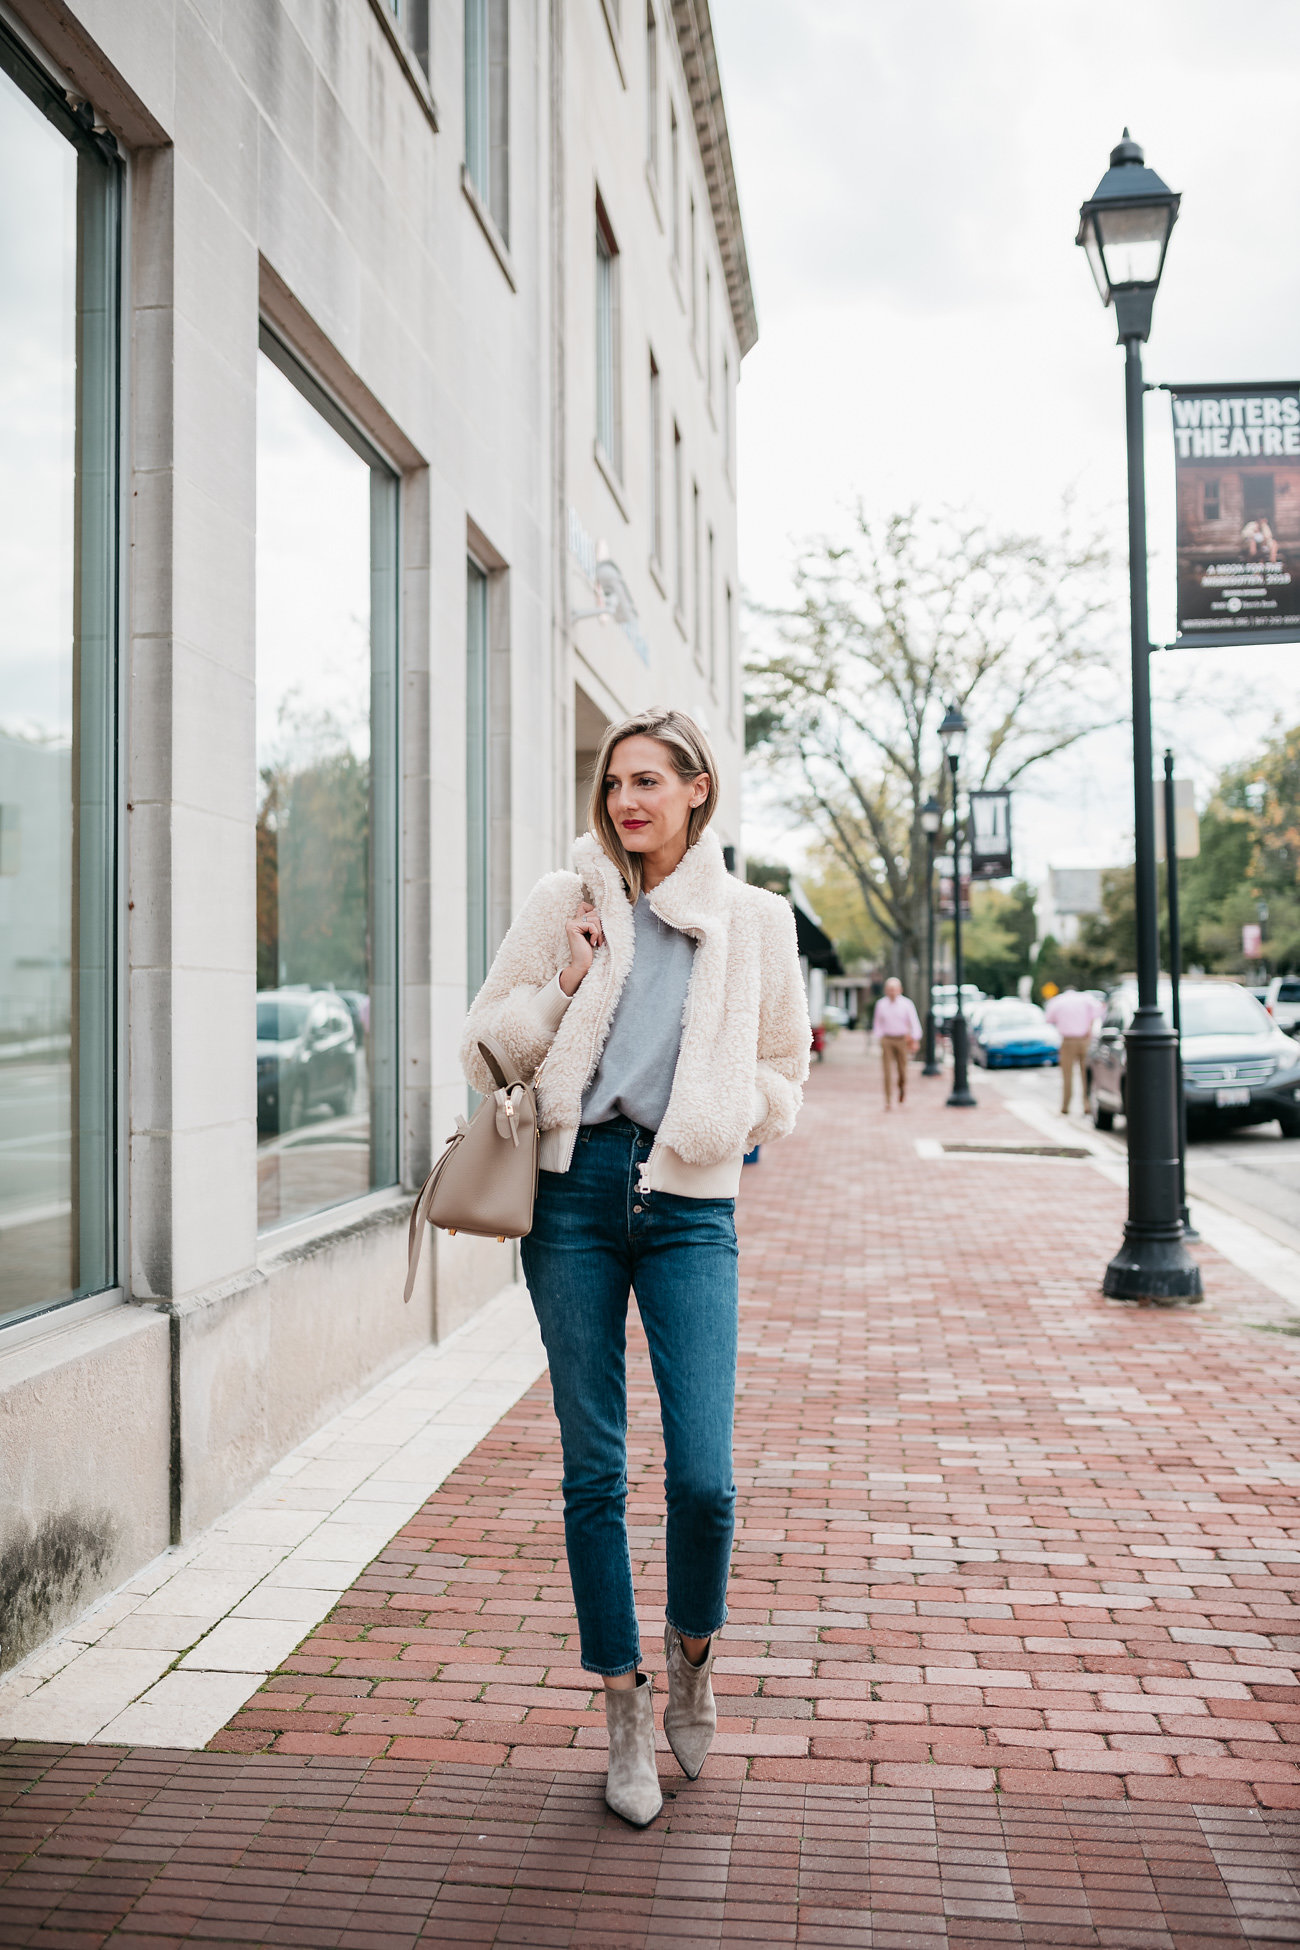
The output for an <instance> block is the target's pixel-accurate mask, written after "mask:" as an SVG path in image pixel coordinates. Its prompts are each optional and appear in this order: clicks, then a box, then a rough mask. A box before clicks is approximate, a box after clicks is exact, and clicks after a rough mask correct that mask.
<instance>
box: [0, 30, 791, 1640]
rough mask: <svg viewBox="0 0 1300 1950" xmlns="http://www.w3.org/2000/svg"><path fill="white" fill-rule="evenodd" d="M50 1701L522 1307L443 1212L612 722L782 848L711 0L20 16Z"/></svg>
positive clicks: (8, 1388)
mask: <svg viewBox="0 0 1300 1950" xmlns="http://www.w3.org/2000/svg"><path fill="white" fill-rule="evenodd" d="M0 237H2V239H3V242H2V243H0V260H2V261H3V262H4V264H5V267H6V272H5V289H4V292H3V294H2V295H0V424H2V425H3V429H4V438H3V441H0V560H2V561H3V580H4V587H5V590H6V603H5V605H4V609H3V613H0V984H3V992H0V1473H2V1474H3V1480H4V1483H5V1489H6V1495H5V1497H4V1499H3V1505H2V1506H0V1552H2V1554H3V1569H2V1570H0V1592H3V1593H4V1594H5V1595H4V1597H3V1598H0V1610H2V1611H4V1613H5V1624H4V1628H3V1630H0V1640H2V1641H3V1648H2V1651H0V1663H4V1664H9V1663H12V1662H13V1661H14V1660H16V1659H18V1658H21V1657H22V1656H23V1655H24V1654H25V1652H27V1651H28V1650H30V1649H31V1647H32V1646H33V1645H34V1644H37V1643H39V1642H40V1640H41V1638H42V1637H43V1636H44V1635H45V1634H46V1633H48V1632H49V1631H50V1630H51V1629H53V1628H54V1627H56V1626H57V1625H59V1624H60V1623H62V1622H63V1621H65V1620H66V1619H67V1618H69V1617H70V1616H72V1615H74V1614H75V1613H77V1612H78V1611H79V1610H81V1609H83V1608H84V1607H85V1606H86V1605H87V1604H88V1603H90V1602H91V1601H92V1600H93V1599H94V1598H95V1597H97V1596H98V1595H99V1594H100V1593H101V1592H102V1591H104V1590H106V1589H109V1588H111V1587H112V1586H113V1585H114V1584H116V1583H117V1582H119V1581H120V1580H121V1579H122V1578H123V1577H125V1576H126V1575H128V1574H129V1573H130V1572H132V1571H133V1570H135V1569H136V1568H137V1567H139V1566H140V1565H142V1564H143V1563H145V1562H147V1561H148V1560H150V1559H151V1558H153V1557H154V1556H156V1555H157V1554H158V1553H159V1552H161V1551H163V1550H164V1549H166V1548H167V1547H168V1545H169V1543H177V1542H181V1541H185V1540H188V1539H190V1538H191V1537H193V1536H194V1535H195V1534H196V1533H197V1532H198V1531H199V1530H200V1529H202V1528H203V1527H204V1526H205V1525H207V1524H208V1523H209V1522H211V1521H212V1520H213V1518H214V1517H216V1516H217V1515H219V1514H220V1513H221V1512H222V1511H223V1510H226V1509H228V1508H229V1507H230V1506H231V1505H232V1504H233V1503H235V1502H236V1501H238V1500H239V1499H240V1498H241V1497H242V1496H244V1495H245V1494H246V1493H247V1492H248V1491H249V1490H250V1489H251V1488H252V1486H253V1485H254V1484H255V1483H257V1482H258V1481H259V1480H260V1479H261V1478H262V1477H263V1476H264V1475H265V1473H266V1472H267V1470H268V1469H269V1468H270V1467H271V1466H272V1465H273V1464H274V1463H275V1461H276V1460H277V1458H279V1457H280V1456H281V1455H283V1454H284V1453H285V1451H286V1450H287V1449H288V1448H290V1447H291V1446H292V1445H293V1444H294V1443H296V1442H297V1441H299V1440H300V1439H301V1438H302V1437H303V1436H305V1435H306V1434H307V1433H308V1432H310V1430H311V1429H313V1428H314V1427H315V1426H317V1425H318V1424H319V1423H320V1422H321V1421H322V1420H323V1419H324V1418H325V1417H326V1416H328V1415H330V1414H331V1413H333V1412H335V1411H336V1410H337V1409H338V1408H340V1407H341V1406H343V1405H344V1404H345V1403H346V1402H347V1401H348V1400H349V1399H350V1398H351V1397H353V1396H354V1395H355V1394H357V1393H358V1392H359V1391H360V1390H361V1389H363V1388H364V1387H365V1386H366V1385H367V1384H369V1383H370V1382H371V1381H373V1380H374V1379H375V1378H376V1377H377V1376H378V1375H380V1374H381V1373H383V1372H384V1371H385V1370H386V1369H390V1368H392V1367H394V1366H396V1365H397V1364H399V1363H401V1362H402V1361H403V1360H405V1359H406V1358H407V1357H408V1356H409V1355H411V1354H412V1353H413V1352H415V1351H416V1350H417V1349H418V1348H419V1347H420V1346H421V1345H423V1344H424V1343H426V1342H427V1341H429V1339H430V1338H441V1337H442V1336H444V1335H446V1334H447V1333H448V1332H449V1331H451V1330H452V1329H453V1328H455V1327H456V1325H457V1324H458V1323H460V1322H461V1321H462V1320H464V1319H466V1318H467V1317H468V1316H469V1315H470V1314H471V1313H472V1312H473V1311H474V1310H475V1309H476V1308H477V1307H478V1306H480V1305H481V1304H482V1303H483V1302H484V1301H485V1300H486V1299H487V1298H489V1297H490V1296H492V1295H493V1294H494V1293H496V1292H498V1291H499V1290H500V1289H501V1288H502V1287H503V1286H504V1285H505V1284H507V1283H508V1282H509V1281H511V1280H512V1279H513V1278H514V1276H515V1258H514V1250H513V1248H512V1247H510V1246H498V1245H497V1244H495V1243H494V1242H491V1241H487V1242H483V1241H475V1240H469V1239H465V1238H460V1237H457V1238H454V1239H448V1238H445V1237H442V1236H441V1235H439V1236H438V1237H437V1238H436V1241H435V1242H434V1243H433V1246H432V1250H430V1251H429V1252H428V1254H427V1258H426V1262H425V1267H424V1270H423V1272H422V1277H421V1283H420V1286H419V1288H418V1290H417V1294H416V1297H415V1299H414V1300H413V1302H412V1304H411V1305H410V1306H409V1307H406V1308H404V1307H403V1304H402V1298H401V1287H402V1277H401V1274H402V1267H403V1261H404V1251H405V1237H404V1235H405V1217H406V1213H407V1211H408V1210H409V1204H410V1194H411V1188H412V1187H413V1186H415V1185H416V1184H417V1183H418V1182H419V1180H420V1178H421V1176H422V1175H423V1173H424V1171H425V1170H426V1169H427V1166H428V1162H429V1159H430V1157H431V1155H432V1153H433V1152H434V1151H436V1149H437V1148H438V1146H439V1144H440V1142H441V1139H442V1138H443V1136H444V1135H445V1134H446V1132H447V1131H448V1130H449V1129H450V1128H451V1126H452V1123H453V1120H454V1117H455V1115H456V1114H457V1113H458V1112H460V1111H463V1109H464V1108H465V1101H466V1097H465V1088H464V1084H463V1082H462V1081H461V1078H460V1075H459V1070H458V1067H457V1064H456V1058H455V1049H456V1042H457V1036H458V1030H459V1025H460V1022H461V1019H462V1016H463V1013H464V1009H465V1004H466V999H467V994H468V993H470V992H472V991H473V989H474V987H475V986H476V985H477V983H478V981H479V980H480V979H481V976H482V973H483V970H484V968H485V966H486V963H487V960H488V958H489V957H490V955H491V953H492V951H493V949H494V947H495V945H496V942H497V941H498V940H499V938H500V936H501V934H502V932H503V930H504V928H505V927H506V925H507V924H508V921H509V918H510V915H511V913H512V912H513V910H514V908H515V907H516V906H517V905H518V903H519V901H520V900H521V899H522V897H523V895H524V894H525V893H526V892H527V890H528V888H529V886H530V885H531V883H532V881H533V880H534V879H535V877H536V876H537V874H538V873H540V872H542V871H544V870H546V869H548V868H550V867H552V866H554V865H556V864H559V863H560V862H562V861H563V859H564V858H565V857H566V854H567V848H568V844H569V842H570V840H571V837H572V835H573V833H574V831H575V830H577V829H578V828H579V827H580V826H581V824H582V823H583V822H582V802H583V799H584V796H585V792H586V787H587V776H586V775H587V772H588V771H589V768H590V758H591V754H592V752H593V750H594V746H595V744H596V742H597V740H598V737H599V734H600V731H601V729H602V727H603V725H604V724H605V723H606V722H608V721H609V720H611V719H613V718H615V717H616V716H618V715H620V714H622V713H624V712H627V711H629V710H632V709H635V708H637V707H639V706H642V705H644V704H648V703H650V702H664V703H675V704H679V705H682V706H685V707H686V708H687V709H690V710H692V711H693V712H695V713H696V714H697V715H698V716H700V717H701V718H702V719H703V720H704V721H705V723H706V724H707V727H708V729H709V731H710V733H711V734H712V736H713V738H714V740H715V742H716V746H717V750H718V755H719V758H720V761H721V765H722V769H723V773H724V778H725V790H724V793H723V800H722V807H721V811H720V815H719V827H720V831H721V836H722V838H723V840H724V842H727V843H730V844H733V845H734V844H735V843H736V842H737V841H738V839H739V830H738V829H739V767H740V761H741V751H742V745H741V724H740V693H739V677H738V672H737V601H738V589H737V577H736V510H735V480H736V444H735V404H734V402H735V387H736V383H737V379H738V376H739V371H740V363H741V360H742V359H743V357H744V355H745V353H746V352H747V351H748V350H749V348H750V346H751V345H752V344H753V342H754V337H755V331H756V326H755V319H754V309H753V300H752V295H751V292H750V285H749V277H748V270H747V265H746V258H745V244H744V237H743V233H742V229H741V224H740V217H739V210H738V204H737V199H736V190H735V182H734V177H733V171H732V161H731V155H730V149H729V144H728V139H727V129H726V121H725V116H724V112H723V105H722V97H721V91H720V87H719V82H718V74H717V66H716V61H715V56H714V49H713V40H712V29H711V25H710V19H709V12H708V5H707V0H315V3H314V4H312V3H311V0H225V4H223V5H220V6H217V5H212V4H210V0H0Z"/></svg>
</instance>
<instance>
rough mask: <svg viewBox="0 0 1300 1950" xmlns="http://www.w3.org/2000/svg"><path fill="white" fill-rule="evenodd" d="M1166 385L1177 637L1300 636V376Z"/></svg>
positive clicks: (1253, 639)
mask: <svg viewBox="0 0 1300 1950" xmlns="http://www.w3.org/2000/svg"><path fill="white" fill-rule="evenodd" d="M1166 391H1167V392H1168V393H1169V394H1170V395H1171V398H1172V401H1173V431H1174V468H1175V474H1176V479H1177V492H1178V535H1177V549H1178V643H1179V644H1180V645H1184V644H1186V645H1195V644H1210V643H1222V642H1231V643H1291V642H1300V383H1298V382H1287V383H1277V384H1271V385H1263V384H1260V385H1235V384H1234V385H1227V386H1169V387H1167V388H1166Z"/></svg>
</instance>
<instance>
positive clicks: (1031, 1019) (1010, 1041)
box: [971, 998, 1061, 1070]
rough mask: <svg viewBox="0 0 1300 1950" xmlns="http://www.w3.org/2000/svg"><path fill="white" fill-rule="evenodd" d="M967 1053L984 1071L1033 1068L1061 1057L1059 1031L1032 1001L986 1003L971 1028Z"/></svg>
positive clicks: (1057, 1060) (1055, 1061)
mask: <svg viewBox="0 0 1300 1950" xmlns="http://www.w3.org/2000/svg"><path fill="white" fill-rule="evenodd" d="M971 1055H972V1056H973V1057H974V1058H975V1061H976V1062H977V1063H982V1064H983V1065H984V1067H985V1069H986V1070H1002V1069H1033V1068H1036V1067H1039V1066H1041V1065H1042V1064H1044V1063H1059V1062H1060V1060H1061V1036H1060V1031H1059V1030H1056V1029H1053V1027H1052V1025H1051V1023H1050V1022H1049V1021H1048V1020H1047V1017H1046V1016H1045V1015H1044V1014H1043V1012H1042V1010H1041V1009H1040V1008H1039V1007H1038V1006H1037V1004H1036V1003H1033V1002H1017V1001H1016V1000H1014V999H1013V998H1008V999H1007V1000H1006V1001H1005V1002H986V1003H985V1005H984V1007H983V1008H982V1009H981V1010H980V1013H979V1017H978V1019H977V1021H976V1022H975V1024H974V1025H973V1027H972V1029H971Z"/></svg>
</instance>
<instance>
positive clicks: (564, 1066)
mask: <svg viewBox="0 0 1300 1950" xmlns="http://www.w3.org/2000/svg"><path fill="white" fill-rule="evenodd" d="M717 797H718V785H717V771H716V768H715V765H714V761H713V755H712V753H711V751H710V750H709V746H708V743H707V741H706V739H705V737H704V734H703V733H702V732H701V730H700V729H699V727H698V725H696V724H695V723H694V722H693V721H692V720H691V719H690V718H689V717H687V716H686V715H685V713H684V712H680V711H650V712H646V713H644V714H642V715H641V716H639V717H634V718H629V719H628V720H627V721H626V722H625V723H623V724H620V725H616V726H613V727H612V728H611V729H610V730H609V731H608V732H607V733H606V734H605V738H604V742H603V744H602V746H601V750H600V753H599V755H598V758H597V763H596V771H595V774H594V779H593V784H592V794H591V803H590V808H589V817H590V822H591V829H592V830H591V831H590V832H589V833H586V834H585V835H584V836H583V838H582V839H580V840H579V841H578V842H577V844H576V846H575V847H574V855H573V857H574V869H575V870H574V871H573V872H572V873H551V874H547V875H546V876H545V877H544V878H543V879H542V880H541V881H539V882H538V884H537V886H536V887H535V888H534V889H533V892H532V894H531V895H530V896H529V899H528V900H527V902H526V903H525V905H524V908H523V910H522V912H521V913H520V915H519V918H518V919H517V920H516V921H515V923H514V926H513V927H512V928H511V929H510V932H509V933H508V934H507V936H506V938H505V940H504V941H503V942H502V944H501V948H500V950H499V952H498V954H497V957H496V960H495V961H494V962H493V964H492V968H491V971H490V973H489V975H488V978H487V981H486V982H485V983H484V985H483V987H482V989H481V990H480V992H479V994H478V996H477V998H476V999H475V1002H474V1004H473V1007H472V1008H471V1010H470V1013H469V1019H468V1022H467V1025H466V1031H465V1038H464V1042H463V1044H462V1049H461V1056H462V1061H463V1063H464V1066H465V1072H466V1075H467V1076H468V1078H469V1081H470V1082H471V1083H472V1084H473V1085H474V1086H475V1088H476V1089H479V1090H482V1091H485V1092H486V1091H488V1090H490V1089H491V1087H492V1080H491V1078H490V1077H489V1076H488V1074H487V1072H486V1070H485V1069H484V1068H483V1065H482V1059H481V1058H480V1056H479V1054H478V1049H477V1044H476V1038H477V1037H478V1036H479V1035H481V1034H483V1033H485V1032H486V1033H487V1034H488V1035H490V1036H493V1037H495V1038H496V1039H497V1041H498V1042H500V1043H501V1044H503V1045H504V1047H505V1049H506V1050H507V1051H508V1053H509V1054H510V1056H511V1057H513V1059H514V1061H515V1062H516V1063H517V1064H518V1066H519V1068H520V1070H521V1072H523V1073H524V1074H525V1075H531V1076H533V1077H534V1079H535V1082H536V1086H537V1104H538V1122H539V1125H540V1128H541V1133H542V1136H541V1172H540V1175H539V1180H538V1191H537V1202H536V1206H535V1210H534V1216H533V1229H532V1231H531V1232H530V1233H529V1235H528V1237H527V1238H526V1239H525V1240H524V1242H523V1265H524V1275H525V1278H526V1279H527V1281H528V1290H529V1293H530V1294H531V1296H532V1301H533V1306H534V1308H535V1310H536V1313H537V1318H538V1321H539V1323H540V1325H541V1330H542V1338H543V1340H544V1342H545V1344H546V1353H547V1358H548V1360H549V1362H550V1371H551V1388H552V1392H553V1395H554V1399H555V1410H556V1414H557V1415H558V1417H559V1422H560V1436H561V1444H562V1448H563V1454H564V1481H563V1493H564V1538H565V1547H566V1550H567V1553H568V1560H569V1576H570V1579H571V1581H572V1584H573V1596H574V1603H575V1606H576V1609H577V1613H578V1628H579V1637H580V1641H581V1654H582V1664H583V1667H584V1669H585V1670H586V1671H588V1672H594V1673H598V1674H599V1675H600V1677H601V1679H602V1680H603V1681H604V1686H605V1714H606V1720H607V1723H608V1727H609V1779H608V1783H607V1785H606V1790H605V1799H606V1801H607V1802H608V1803H609V1806H610V1807H611V1808H613V1809H614V1811H615V1813H616V1814H619V1815H622V1816H623V1818H624V1819H625V1820H626V1821H629V1822H631V1823H633V1824H634V1825H635V1826H637V1827H644V1826H645V1824H646V1823H647V1822H650V1821H653V1820H654V1818H655V1816H656V1815H657V1814H658V1813H659V1810H660V1808H661V1807H662V1805H663V1798H662V1795H661V1794H660V1791H659V1778H658V1771H657V1768H656V1765H655V1750H654V1707H653V1699H652V1682H651V1680H650V1678H649V1676H648V1675H647V1674H645V1673H643V1672H641V1671H640V1670H639V1665H640V1658H641V1645H640V1638H639V1634H638V1631H637V1617H636V1602H635V1596H634V1593H633V1589H632V1563H631V1557H630V1554H629V1551H628V1541H627V1526H626V1503H627V1384H626V1371H625V1345H626V1324H627V1303H628V1295H629V1291H630V1289H632V1288H635V1290H636V1298H637V1306H638V1308H639V1311H640V1315H641V1322H642V1325H643V1327H644V1329H645V1334H646V1339H647V1341H648V1343H649V1348H650V1362H651V1367H652V1369H653V1373H654V1379H655V1386H656V1388H657V1390H658V1393H659V1403H660V1410H661V1417H662V1424H663V1436H664V1451H665V1479H666V1496H667V1510H668V1527H667V1558H668V1606H667V1625H666V1629H665V1633H664V1651H665V1656H666V1660H667V1667H668V1702H667V1706H666V1708H665V1712H664V1731H665V1733H666V1734H667V1737H668V1743H669V1745H670V1746H671V1748H672V1750H673V1753H674V1754H675V1755H676V1757H677V1759H678V1761H679V1762H680V1764H681V1766H682V1769H683V1771H684V1772H685V1773H686V1774H687V1775H688V1777H689V1778H690V1779H691V1780H694V1779H695V1777H696V1775H697V1774H698V1773H699V1771H700V1769H701V1767H702V1766H703V1765H704V1760H705V1756H706V1755H707V1753H708V1751H709V1746H710V1744H711V1742H712V1739H713V1733H714V1727H715V1724H716V1713H715V1709H714V1703H713V1689H712V1684H711V1680H710V1674H711V1670H712V1665H713V1653H714V1645H715V1642H716V1636H717V1633H718V1631H719V1630H720V1629H721V1626H722V1624H723V1621H724V1620H725V1618H726V1615H727V1607H726V1587H727V1573H728V1569H729V1567H730V1561H731V1540H732V1530H733V1511H734V1504H735V1486H734V1483H733V1481H732V1461H731V1433H732V1419H733V1411H734V1405H735V1390H736V1336H737V1282H736V1256H737V1246H736V1230H735V1219H734V1210H735V1195H736V1192H737V1190H738V1189H739V1185H740V1169H741V1162H742V1159H743V1157H744V1153H745V1152H746V1150H748V1149H749V1148H750V1147H751V1146H752V1145H754V1144H757V1143H759V1142H762V1141H765V1140H768V1139H771V1138H776V1137H781V1136H783V1135H784V1134H785V1133H786V1132H787V1131H789V1130H791V1129H792V1128H793V1125H794V1121H795V1117H796V1114H797V1112H798V1109H799V1104H800V1101H801V1095H802V1092H801V1088H800V1086H801V1085H802V1083H803V1080H804V1078H805V1077H806V1076H807V1074H808V1047H809V1029H808V1011H807V1008H806V1005H805V1001H804V991H803V981H802V977H801V974H800V969H799V960H798V953H797V949H796V946H795V929H794V915H793V913H792V911H791V909H790V907H789V906H788V904H787V903H786V902H785V901H783V900H782V899H781V898H780V897H779V896H778V895H775V894H769V893H765V892H763V891H762V890H761V889H759V888H756V887H748V886H746V885H745V884H744V883H743V882H741V881H738V880H736V879H735V878H734V876H733V875H731V874H729V873H728V872H727V869H726V866H725V864H724V861H723V858H722V849H721V847H720V846H719V845H718V842H717V840H716V838H715V837H714V835H713V834H712V833H710V832H709V831H708V830H707V828H708V824H709V821H710V819H711V818H712V816H713V811H714V807H715V806H716V804H717Z"/></svg>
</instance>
